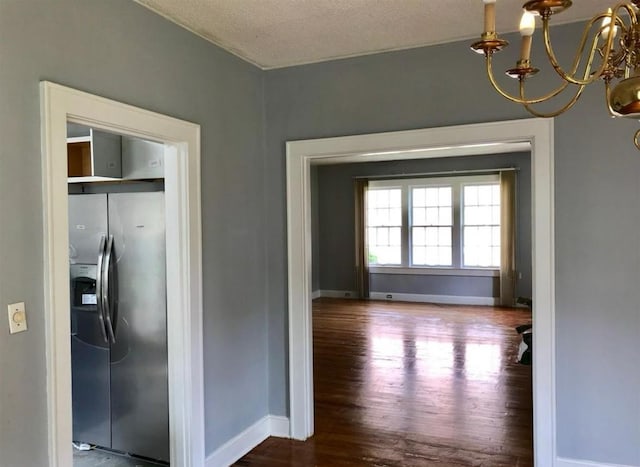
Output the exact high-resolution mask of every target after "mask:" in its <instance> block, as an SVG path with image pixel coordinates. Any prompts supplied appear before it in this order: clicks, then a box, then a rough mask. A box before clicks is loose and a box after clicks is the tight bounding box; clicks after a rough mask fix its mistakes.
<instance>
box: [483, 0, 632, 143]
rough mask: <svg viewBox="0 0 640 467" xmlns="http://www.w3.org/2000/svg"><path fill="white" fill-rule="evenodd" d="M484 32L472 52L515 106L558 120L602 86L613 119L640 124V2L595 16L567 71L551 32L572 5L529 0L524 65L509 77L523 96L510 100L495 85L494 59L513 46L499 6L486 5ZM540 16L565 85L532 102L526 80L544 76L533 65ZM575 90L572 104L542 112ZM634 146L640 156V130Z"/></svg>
mask: <svg viewBox="0 0 640 467" xmlns="http://www.w3.org/2000/svg"><path fill="white" fill-rule="evenodd" d="M483 3H484V32H483V33H482V36H481V39H480V40H479V41H477V42H475V43H473V45H472V46H471V48H472V49H473V50H474V51H476V52H478V53H480V54H484V56H485V57H486V66H487V75H488V76H489V81H490V82H491V85H492V86H493V87H494V88H495V90H496V91H497V92H498V93H500V94H501V95H502V96H504V97H505V98H507V99H509V100H510V101H513V102H516V103H518V104H522V105H523V106H524V107H525V108H526V109H527V111H529V112H530V113H531V114H533V115H534V116H536V117H555V116H557V115H560V114H562V113H564V112H566V111H567V110H569V109H570V108H571V107H573V105H574V104H575V103H576V102H577V101H578V99H579V98H580V96H581V95H582V92H583V91H584V88H585V87H586V86H587V85H589V84H591V83H594V82H596V81H597V80H602V81H603V82H604V88H605V93H606V103H607V108H608V110H609V113H610V114H611V115H612V116H613V117H629V118H636V119H640V10H639V9H640V0H630V1H627V2H623V3H619V4H617V5H615V6H614V7H613V8H609V9H608V11H606V12H603V13H600V14H597V15H595V16H594V17H593V18H591V20H589V21H588V22H587V24H586V25H585V28H584V31H583V34H582V39H581V41H580V43H579V47H578V50H577V52H576V55H575V57H574V59H573V64H572V65H571V68H569V69H568V70H565V69H563V68H562V67H561V66H560V64H559V63H558V60H557V59H556V55H555V53H554V50H553V47H552V45H551V39H550V34H549V26H550V22H551V21H550V20H551V16H552V15H555V14H557V13H560V12H562V11H563V10H566V9H567V8H569V7H570V6H571V4H572V2H571V0H530V1H528V2H526V3H525V4H524V5H523V9H524V13H523V15H522V19H521V21H520V34H521V35H522V45H521V49H520V60H518V61H517V63H516V66H515V67H514V68H511V69H510V70H507V72H506V74H507V75H508V76H510V77H512V78H515V79H518V80H519V93H518V94H517V95H511V94H509V93H508V92H505V91H504V90H503V89H502V88H501V87H500V86H499V85H498V83H497V82H496V79H495V76H494V73H493V66H492V57H493V54H494V53H495V52H498V51H500V50H501V49H503V48H504V47H506V46H507V45H508V42H507V41H505V40H504V39H501V38H500V37H499V36H498V34H497V33H496V30H495V29H496V28H495V6H496V5H495V4H496V0H483ZM536 16H539V17H540V18H541V19H542V35H543V40H544V48H545V51H546V54H547V57H548V59H549V62H550V63H551V65H552V66H553V68H554V70H555V71H556V72H557V74H558V75H559V76H560V78H562V82H561V84H560V85H559V86H558V87H557V88H556V89H554V90H552V91H551V92H549V93H548V94H545V95H542V96H537V97H530V96H528V95H527V94H526V93H525V87H526V86H525V83H526V82H527V79H529V78H530V77H532V76H533V75H535V74H536V73H537V72H538V71H539V70H538V69H537V68H535V67H534V66H533V65H532V63H531V58H530V56H531V43H532V38H533V32H534V30H535V26H536V23H535V21H536ZM568 90H572V91H573V94H570V99H569V101H568V102H567V103H566V104H564V105H563V106H562V107H560V108H559V109H557V110H555V111H552V112H546V113H545V112H540V111H538V110H536V109H534V108H533V106H535V105H536V104H540V103H542V102H547V101H551V100H552V99H554V98H556V97H558V96H559V95H561V94H565V91H568ZM634 142H635V145H636V147H637V148H638V149H639V150H640V130H638V132H636V134H635V138H634Z"/></svg>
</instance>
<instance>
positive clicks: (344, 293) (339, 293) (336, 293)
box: [319, 290, 358, 298]
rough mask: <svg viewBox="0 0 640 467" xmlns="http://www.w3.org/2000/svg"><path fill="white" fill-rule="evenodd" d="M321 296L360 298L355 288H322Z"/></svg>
mask: <svg viewBox="0 0 640 467" xmlns="http://www.w3.org/2000/svg"><path fill="white" fill-rule="evenodd" d="M319 292H320V296H321V297H327V298H358V292H357V291H355V290H320V291H319Z"/></svg>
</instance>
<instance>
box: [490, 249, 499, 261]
mask: <svg viewBox="0 0 640 467" xmlns="http://www.w3.org/2000/svg"><path fill="white" fill-rule="evenodd" d="M491 264H497V265H500V247H493V248H491Z"/></svg>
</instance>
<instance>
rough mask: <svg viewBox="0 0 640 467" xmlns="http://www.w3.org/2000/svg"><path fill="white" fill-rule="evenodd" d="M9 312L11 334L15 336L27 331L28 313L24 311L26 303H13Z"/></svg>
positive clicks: (9, 307)
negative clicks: (17, 333)
mask: <svg viewBox="0 0 640 467" xmlns="http://www.w3.org/2000/svg"><path fill="white" fill-rule="evenodd" d="M7 308H8V311H9V332H10V333H11V334H15V333H16V332H22V331H26V330H27V313H26V311H25V309H24V302H20V303H12V304H11V305H9V306H8V307H7Z"/></svg>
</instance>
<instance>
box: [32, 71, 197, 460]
mask: <svg viewBox="0 0 640 467" xmlns="http://www.w3.org/2000/svg"><path fill="white" fill-rule="evenodd" d="M40 102H41V123H42V183H43V190H42V192H43V206H44V213H43V214H44V261H45V263H44V305H45V325H46V329H45V335H46V349H47V356H46V359H47V362H46V366H47V406H48V420H47V425H48V432H49V466H50V467H69V466H71V465H73V461H72V455H73V453H72V446H71V441H72V439H71V438H72V408H71V345H70V339H69V330H70V313H69V303H70V302H69V250H68V245H69V232H68V198H67V149H66V134H67V130H66V123H67V120H70V121H73V122H76V123H82V124H87V125H91V126H93V127H96V128H100V129H104V130H110V131H114V132H117V133H120V134H124V135H131V136H138V137H143V138H146V139H150V140H154V141H158V142H163V143H165V148H166V149H165V200H166V202H165V205H166V206H165V210H166V219H167V221H166V242H167V284H168V287H167V324H168V330H167V335H168V336H167V337H168V358H169V361H168V364H169V433H170V451H171V465H172V466H176V467H178V466H179V467H203V466H204V456H205V453H204V449H205V448H204V415H203V414H204V392H203V357H202V264H201V263H202V238H201V220H200V126H199V125H196V124H193V123H189V122H185V121H182V120H178V119H175V118H171V117H167V116H164V115H161V114H157V113H154V112H149V111H147V110H143V109H140V108H137V107H133V106H130V105H126V104H122V103H119V102H116V101H112V100H109V99H105V98H102V97H97V96H94V95H91V94H87V93H84V92H80V91H77V90H75V89H71V88H67V87H64V86H60V85H58V84H54V83H51V82H47V81H43V82H41V83H40Z"/></svg>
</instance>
